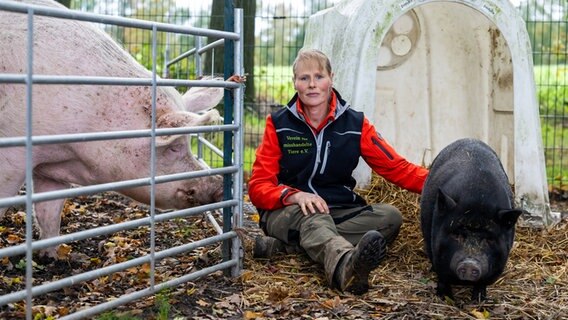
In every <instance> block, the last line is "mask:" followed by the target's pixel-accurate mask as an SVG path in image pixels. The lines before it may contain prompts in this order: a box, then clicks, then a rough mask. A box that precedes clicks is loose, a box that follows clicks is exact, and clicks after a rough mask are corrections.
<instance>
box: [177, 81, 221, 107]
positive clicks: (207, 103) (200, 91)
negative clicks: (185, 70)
mask: <svg viewBox="0 0 568 320" xmlns="http://www.w3.org/2000/svg"><path fill="white" fill-rule="evenodd" d="M224 92H225V90H224V88H214V87H192V88H190V89H189V90H187V92H186V93H185V94H184V95H183V96H182V101H183V106H184V108H185V110H187V111H191V112H202V111H207V110H210V109H212V108H214V107H215V106H216V105H218V104H219V102H221V99H223V95H224Z"/></svg>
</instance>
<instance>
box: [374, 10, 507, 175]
mask: <svg viewBox="0 0 568 320" xmlns="http://www.w3.org/2000/svg"><path fill="white" fill-rule="evenodd" d="M511 62H512V59H511V53H510V50H509V47H508V46H507V43H506V41H505V39H504V38H503V36H502V34H501V32H500V31H499V29H498V28H497V27H496V26H495V24H494V23H493V22H491V21H490V20H489V19H487V18H486V17H485V16H484V15H483V14H481V13H479V12H478V11H476V10H474V9H472V8H470V7H467V6H464V5H461V4H456V3H431V4H427V5H423V6H420V7H417V8H414V9H412V10H409V11H408V12H406V13H405V14H404V15H402V16H400V17H399V18H398V19H397V20H396V21H395V22H394V23H393V24H392V26H391V28H390V29H389V30H388V31H387V33H386V34H385V36H384V38H383V41H382V43H381V45H380V49H379V51H378V66H377V73H376V94H375V97H376V107H375V114H374V119H373V120H374V123H375V124H378V125H377V126H378V128H379V130H380V131H381V132H382V134H384V135H385V136H386V137H387V138H388V139H389V141H390V142H391V143H392V144H393V145H395V146H396V148H397V150H399V152H400V153H402V154H404V155H407V157H409V158H410V160H412V161H414V162H416V163H424V164H430V163H432V160H433V159H434V157H435V156H436V155H437V154H438V153H439V152H440V150H442V148H444V147H445V146H447V145H448V144H450V143H451V142H453V141H454V140H456V139H458V138H462V137H474V138H478V139H481V140H483V141H485V142H487V143H488V144H489V145H491V146H492V147H493V149H494V150H495V151H496V152H497V154H498V155H499V158H500V159H501V161H502V163H503V166H504V167H505V170H506V171H507V173H508V176H509V178H510V182H511V183H514V176H515V175H514V172H515V171H514V166H515V161H514V148H515V145H514V141H515V136H514V110H513V106H514V101H513V67H512V63H511ZM417 146H424V148H422V151H423V153H422V154H417V150H418V148H417Z"/></svg>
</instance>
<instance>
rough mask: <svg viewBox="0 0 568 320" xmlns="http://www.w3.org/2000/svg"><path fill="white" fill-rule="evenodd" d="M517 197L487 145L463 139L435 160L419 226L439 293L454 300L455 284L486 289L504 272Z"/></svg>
mask: <svg viewBox="0 0 568 320" xmlns="http://www.w3.org/2000/svg"><path fill="white" fill-rule="evenodd" d="M513 205H514V203H513V192H512V190H511V186H510V185H509V180H508V179H507V174H506V173H505V170H504V169H503V166H502V165H501V162H500V161H499V158H498V157H497V154H496V153H495V152H494V151H493V150H492V149H491V148H490V147H489V146H488V145H487V144H485V143H484V142H482V141H479V140H475V139H460V140H457V141H455V142H453V143H451V144H450V145H448V146H447V147H446V148H444V149H443V150H442V151H441V152H440V154H438V156H437V157H436V158H435V159H434V162H433V163H432V166H431V168H430V173H429V175H428V178H427V180H426V182H425V184H424V189H423V191H422V197H421V200H420V209H421V215H420V222H421V227H422V234H423V236H424V244H425V249H426V253H427V255H428V258H429V259H430V261H431V262H432V270H433V271H434V272H436V274H437V276H438V287H437V290H436V292H437V294H438V296H440V297H444V296H448V297H449V298H453V294H452V287H451V286H452V285H469V286H473V290H472V299H476V300H478V301H482V300H485V297H486V290H487V286H488V285H490V284H492V283H494V282H495V281H496V280H497V279H498V278H499V276H500V275H501V274H502V273H503V270H504V268H505V265H506V263H507V259H508V257H509V252H510V250H511V246H512V245H513V240H514V237H515V224H516V222H517V219H518V218H519V216H520V215H521V214H522V213H523V210H520V209H515V208H513Z"/></svg>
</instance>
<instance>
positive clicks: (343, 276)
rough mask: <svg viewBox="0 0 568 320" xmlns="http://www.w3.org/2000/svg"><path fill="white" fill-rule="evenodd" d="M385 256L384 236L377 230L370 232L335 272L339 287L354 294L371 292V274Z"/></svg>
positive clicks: (338, 265) (346, 255) (347, 254)
mask: <svg viewBox="0 0 568 320" xmlns="http://www.w3.org/2000/svg"><path fill="white" fill-rule="evenodd" d="M385 255H386V241H385V238H384V237H383V235H382V234H381V233H380V232H378V231H375V230H371V231H368V232H367V233H365V235H363V237H362V238H361V240H360V241H359V243H358V244H357V246H356V247H355V248H354V249H353V250H351V251H349V252H347V253H346V254H345V255H344V256H343V257H342V258H341V260H340V261H339V263H338V264H337V267H336V268H335V272H334V279H335V283H336V285H337V287H338V288H339V289H340V290H341V291H348V292H351V293H353V294H363V293H365V292H367V291H369V273H370V272H371V271H373V270H374V269H375V268H377V267H378V266H379V263H380V262H381V260H382V259H383V258H384V257H385Z"/></svg>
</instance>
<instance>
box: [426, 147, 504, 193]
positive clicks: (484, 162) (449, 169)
mask: <svg viewBox="0 0 568 320" xmlns="http://www.w3.org/2000/svg"><path fill="white" fill-rule="evenodd" d="M427 180H430V181H426V184H427V185H431V186H432V187H436V188H435V189H437V187H441V186H443V185H450V186H451V187H458V186H459V187H460V188H459V189H457V188H448V189H447V190H446V189H445V191H446V192H449V193H450V194H451V195H454V193H463V192H466V191H473V190H478V191H479V190H480V189H484V188H489V189H494V188H495V186H505V187H506V188H505V191H507V190H508V189H509V188H508V187H509V182H508V178H507V175H506V173H505V170H504V169H503V166H502V165H501V161H500V160H499V157H498V156H497V154H496V153H495V151H493V149H491V147H489V146H488V145H487V144H486V143H484V142H483V141H481V140H477V139H471V138H465V139H460V140H456V141H455V142H453V143H451V144H450V145H448V146H447V147H446V148H444V149H443V150H442V151H441V152H440V154H439V155H438V156H437V157H436V158H435V159H434V161H433V163H432V166H431V168H430V174H429V176H428V179H427ZM432 189H434V188H429V190H427V191H434V190H432ZM436 191H437V190H436ZM507 193H509V192H507Z"/></svg>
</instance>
